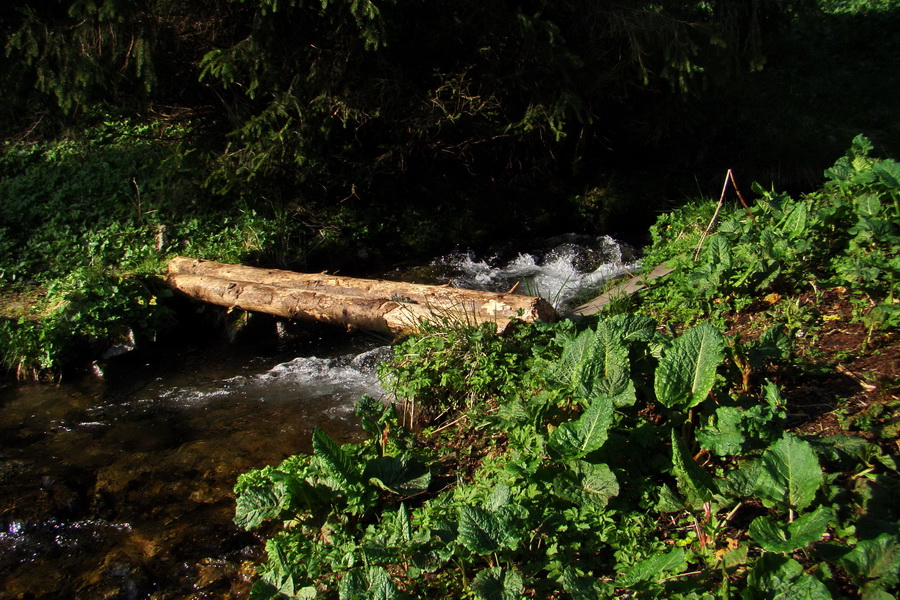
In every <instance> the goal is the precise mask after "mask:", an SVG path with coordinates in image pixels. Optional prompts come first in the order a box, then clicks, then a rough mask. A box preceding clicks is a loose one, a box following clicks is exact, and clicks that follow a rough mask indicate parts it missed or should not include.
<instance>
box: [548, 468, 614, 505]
mask: <svg viewBox="0 0 900 600" xmlns="http://www.w3.org/2000/svg"><path fill="white" fill-rule="evenodd" d="M553 493H554V494H555V495H557V496H559V497H560V498H563V499H564V500H568V501H570V502H572V503H574V504H577V505H578V506H593V507H594V508H603V507H604V506H606V504H607V502H609V499H610V498H612V497H613V496H616V495H618V493H619V482H618V481H617V480H616V475H615V474H614V473H613V472H612V470H611V469H610V468H609V467H608V466H607V465H604V464H600V465H595V464H592V463H589V462H587V461H583V460H574V461H571V462H570V463H569V468H568V469H566V470H565V471H563V472H562V473H560V474H559V476H558V477H557V478H556V480H555V481H554V483H553Z"/></svg>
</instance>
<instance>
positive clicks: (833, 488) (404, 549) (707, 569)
mask: <svg viewBox="0 0 900 600" xmlns="http://www.w3.org/2000/svg"><path fill="white" fill-rule="evenodd" d="M530 338H531V339H532V340H537V339H541V340H542V341H543V342H544V343H543V345H542V346H541V347H542V350H541V352H540V356H538V357H534V353H533V349H532V347H531V346H528V345H520V346H518V347H517V348H515V349H512V348H510V349H508V351H513V352H517V353H518V354H520V355H521V356H522V357H523V358H521V359H520V360H523V361H524V362H526V363H527V364H529V365H530V366H531V367H532V368H533V371H535V372H537V373H538V374H534V373H533V374H532V378H531V379H530V380H529V382H530V383H529V385H528V386H525V385H522V386H520V388H519V389H518V393H516V394H514V395H512V396H509V397H507V398H506V399H505V400H504V401H503V402H501V403H500V406H499V407H498V409H497V410H496V411H493V412H491V413H489V414H487V415H484V416H483V417H480V418H475V423H476V424H475V427H476V428H477V429H479V430H480V431H482V432H483V435H484V436H485V437H494V436H498V435H502V436H503V437H504V438H505V439H506V440H507V443H506V446H505V449H504V450H502V452H501V453H499V454H498V453H496V452H494V453H492V454H486V455H484V456H483V458H482V460H481V462H480V465H479V468H478V469H477V470H476V472H475V474H474V476H473V477H472V478H460V477H459V476H457V477H456V478H455V479H454V477H453V475H454V473H453V470H452V466H451V467H450V472H449V473H448V472H446V471H445V470H446V469H447V468H448V465H447V464H446V463H443V462H441V461H434V460H431V461H430V462H429V460H428V459H429V455H432V456H433V453H434V452H436V450H435V449H434V448H431V449H427V448H426V447H423V446H417V444H416V443H415V440H413V439H411V438H409V437H408V436H406V437H403V438H400V439H402V442H395V441H392V436H393V435H394V434H395V432H397V431H398V428H397V425H396V422H394V421H393V419H394V417H393V413H392V408H391V407H389V406H388V407H384V406H383V405H381V404H379V403H377V402H374V401H372V400H370V399H367V400H366V401H365V402H366V406H365V410H364V411H363V412H364V413H368V414H369V416H366V417H365V418H364V423H366V429H367V430H368V431H370V433H372V434H373V435H372V437H371V439H369V440H368V441H367V442H364V443H363V444H361V445H346V446H343V447H340V446H338V445H336V444H335V443H334V442H331V441H330V440H329V439H328V438H327V436H325V435H324V434H323V433H322V432H317V433H316V434H315V436H314V446H315V448H314V452H313V455H312V456H298V457H293V458H291V459H288V460H287V461H285V462H284V463H282V464H281V465H280V466H278V467H266V468H265V469H262V470H257V471H251V472H250V473H248V474H246V475H244V476H242V477H241V479H240V480H239V482H238V484H237V487H236V492H237V493H238V507H237V516H236V521H237V522H238V524H240V525H242V526H244V527H247V528H255V527H257V526H259V525H260V524H261V523H262V522H263V521H264V520H275V521H281V522H283V523H284V525H285V527H284V529H283V530H282V531H281V532H280V533H278V534H276V535H275V536H274V537H272V538H270V539H269V541H268V542H267V552H268V560H267V562H266V563H265V564H264V565H263V566H262V568H261V571H260V574H261V579H260V580H259V581H258V582H257V584H256V585H255V586H254V591H253V595H254V596H253V597H258V598H282V597H288V598H318V597H326V598H327V597H335V596H337V597H340V598H342V599H345V598H371V597H377V598H385V599H393V598H398V599H399V598H431V597H468V596H474V597H475V598H479V599H484V600H500V599H505V598H520V597H542V598H579V599H581V598H592V599H593V598H598V599H604V598H617V597H637V598H685V599H686V598H698V597H738V596H741V597H744V598H748V599H753V598H770V597H779V595H781V594H785V593H787V592H788V591H790V590H797V589H803V590H805V592H804V593H805V594H806V596H803V597H815V598H832V597H840V595H841V593H842V591H843V590H844V589H845V587H846V586H847V585H848V584H852V585H857V586H859V589H860V590H862V591H863V592H864V593H865V594H869V595H871V597H887V596H878V594H879V593H886V592H890V591H895V590H896V586H897V582H898V569H900V561H898V560H897V558H896V557H897V556H898V551H900V546H898V542H900V537H898V535H897V533H898V532H897V529H896V523H897V522H898V519H900V513H898V511H897V508H896V506H893V505H890V506H886V505H879V506H878V507H877V508H876V507H875V506H874V505H873V504H871V503H870V502H869V500H867V498H868V494H869V493H871V490H872V489H875V488H877V489H880V490H882V491H881V492H879V493H882V492H883V493H893V492H891V491H890V490H894V491H897V490H898V489H900V484H898V479H897V466H898V465H897V462H896V460H895V459H894V457H892V456H890V455H888V454H886V453H885V452H884V451H883V450H882V448H881V447H880V446H878V445H877V444H875V443H869V442H866V441H865V440H862V439H855V438H847V437H846V436H834V437H831V438H824V439H818V440H816V439H807V438H805V437H803V436H799V435H795V434H791V433H786V432H785V430H784V425H785V420H786V418H787V407H786V404H785V400H784V398H783V397H782V395H781V393H780V391H779V389H778V387H777V386H775V385H774V384H772V383H771V382H763V383H762V384H760V385H754V386H752V387H751V388H749V389H745V388H744V386H743V385H742V382H741V379H740V378H739V377H738V378H735V377H733V376H730V375H729V373H730V371H729V370H728V369H727V368H726V366H727V365H726V364H725V361H726V359H727V355H728V353H727V352H726V348H727V347H728V346H729V345H730V344H731V341H730V340H727V339H726V338H725V337H724V336H722V334H721V333H720V332H719V331H718V330H717V329H716V328H715V327H713V326H712V325H710V324H709V323H701V324H699V325H696V326H694V327H693V328H691V329H689V330H687V331H686V332H685V333H683V334H682V335H680V336H676V337H670V336H666V335H662V334H660V333H659V331H658V327H657V324H656V323H655V322H654V321H653V320H652V319H649V318H648V317H646V316H642V315H637V314H625V313H623V314H619V315H615V316H613V317H609V318H603V319H601V320H599V321H598V322H597V323H596V324H595V325H593V326H591V327H588V328H586V329H583V330H581V331H577V332H576V331H574V330H572V329H571V327H570V326H568V325H567V326H564V327H560V326H549V327H548V326H544V327H543V328H542V329H541V331H540V332H534V331H533V332H531V334H530ZM551 340H553V342H551ZM760 351H762V349H760ZM525 357H529V358H525ZM768 357H769V358H768V359H764V360H761V361H760V362H759V363H758V365H759V368H762V367H763V365H764V364H765V363H767V362H770V361H772V360H776V359H777V358H778V352H776V351H774V350H773V351H770V352H769V354H768ZM419 358H420V360H422V361H424V363H425V364H424V365H423V367H425V366H426V365H428V363H429V362H430V361H433V360H438V361H442V360H444V358H443V357H441V356H440V355H435V354H431V355H428V354H423V355H420V356H419ZM421 372H422V373H426V375H425V379H428V377H429V376H428V375H427V370H426V369H425V368H423V369H422V370H421ZM573 407H575V408H574V409H573ZM470 418H473V417H470ZM400 431H403V430H402V429H401V430H400ZM440 447H441V444H440V442H437V444H436V448H438V449H439V448H440ZM835 461H837V462H835ZM848 472H849V473H850V474H851V475H852V474H854V473H864V475H863V476H862V477H863V479H864V480H865V482H863V481H862V480H860V479H859V476H847V473H848ZM448 482H449V485H448ZM870 486H874V488H872V487H870ZM876 512H877V513H878V515H879V517H878V519H879V521H878V523H877V524H876V523H875V522H873V521H871V520H866V519H870V518H872V517H874V516H875V513H876ZM864 520H866V521H865V522H866V526H865V527H863V526H862V524H863V522H864ZM873 594H874V595H873Z"/></svg>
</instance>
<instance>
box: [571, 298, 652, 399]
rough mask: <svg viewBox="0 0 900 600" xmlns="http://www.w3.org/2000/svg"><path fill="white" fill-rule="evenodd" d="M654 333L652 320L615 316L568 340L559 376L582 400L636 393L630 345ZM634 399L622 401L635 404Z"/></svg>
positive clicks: (635, 316) (636, 316) (639, 317)
mask: <svg viewBox="0 0 900 600" xmlns="http://www.w3.org/2000/svg"><path fill="white" fill-rule="evenodd" d="M652 331H653V320H652V319H650V318H648V317H642V316H638V315H616V316H615V317H613V318H612V319H606V320H603V321H600V322H599V323H597V327H596V328H595V329H593V330H591V329H588V330H585V331H583V332H581V333H580V334H578V336H576V337H574V338H571V339H569V340H568V341H567V343H566V344H565V346H564V348H563V353H562V356H561V357H560V359H559V362H558V363H557V368H556V376H557V377H558V378H559V379H561V380H562V381H565V382H567V383H568V384H569V385H570V387H571V389H572V391H573V392H574V393H575V394H577V395H578V396H580V397H582V398H593V397H594V396H597V395H605V396H609V397H617V396H619V395H620V394H622V393H623V392H624V391H626V389H628V388H631V389H632V390H633V384H632V382H631V377H630V373H631V367H630V362H629V357H628V344H630V343H632V342H635V341H637V340H642V339H646V338H648V337H649V336H650V334H651V333H652ZM633 395H634V394H633V391H632V393H631V396H633ZM631 396H629V397H626V396H623V397H622V398H621V400H622V401H624V402H626V403H628V404H633V403H634V398H633V397H631Z"/></svg>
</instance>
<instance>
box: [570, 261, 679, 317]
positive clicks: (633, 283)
mask: <svg viewBox="0 0 900 600" xmlns="http://www.w3.org/2000/svg"><path fill="white" fill-rule="evenodd" d="M673 270H674V269H671V268H669V267H667V266H665V265H657V266H656V267H655V268H654V269H652V270H651V271H650V272H649V273H641V274H640V275H637V276H635V277H632V278H631V279H627V280H625V281H622V282H621V283H618V284H616V285H614V286H613V287H611V288H610V289H608V290H606V291H605V292H603V293H602V294H600V295H599V296H597V297H596V298H594V299H593V300H591V301H590V302H586V303H585V304H582V305H581V306H579V307H577V308H575V309H573V310H572V311H571V312H570V313H568V314H566V315H564V316H566V317H586V316H588V315H593V314H596V313H598V312H600V310H601V309H602V308H603V307H604V306H606V305H607V304H609V303H610V302H612V301H613V300H615V299H617V298H622V297H624V296H630V295H632V294H634V293H635V292H638V291H640V290H642V289H644V288H645V287H647V286H648V285H649V284H650V282H651V281H653V280H654V279H659V278H660V277H663V276H665V275H668V274H669V273H671V272H672V271H673Z"/></svg>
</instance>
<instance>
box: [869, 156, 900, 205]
mask: <svg viewBox="0 0 900 600" xmlns="http://www.w3.org/2000/svg"><path fill="white" fill-rule="evenodd" d="M872 171H873V172H874V173H875V175H877V176H878V179H879V180H881V184H882V185H883V186H884V187H886V188H888V190H889V191H891V192H892V193H893V194H894V195H895V196H896V195H897V194H900V163H898V162H896V161H894V160H883V161H881V162H879V163H876V164H875V165H874V166H873V167H872Z"/></svg>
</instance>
